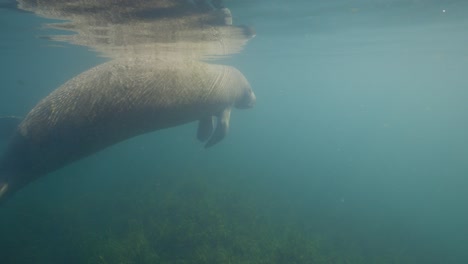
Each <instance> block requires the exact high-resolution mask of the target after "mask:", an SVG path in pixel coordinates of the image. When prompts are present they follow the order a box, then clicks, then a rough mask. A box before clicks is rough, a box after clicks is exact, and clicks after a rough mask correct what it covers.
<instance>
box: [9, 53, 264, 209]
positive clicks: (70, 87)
mask: <svg viewBox="0 0 468 264" xmlns="http://www.w3.org/2000/svg"><path fill="white" fill-rule="evenodd" d="M255 101H256V98H255V95H254V93H253V92H252V89H251V87H250V84H249V83H248V81H247V80H246V78H245V77H244V75H243V74H242V73H241V72H240V71H238V70H237V69H235V68H234V67H230V66H224V65H214V64H208V63H204V62H199V61H184V60H180V61H178V60H173V61H158V60H156V59H149V58H148V59H143V58H138V59H116V60H112V61H109V62H106V63H104V64H101V65H98V66H96V67H94V68H91V69H89V70H87V71H85V72H83V73H81V74H80V75H78V76H76V77H74V78H73V79H71V80H69V81H68V82H66V83H65V84H63V85H62V86H61V87H59V88H58V89H56V90H55V91H53V92H52V93H51V94H50V95H48V96H47V97H46V98H44V99H43V100H42V101H40V102H39V103H38V104H37V105H36V106H35V107H34V108H33V109H32V110H31V111H30V112H29V113H28V114H27V116H26V117H25V118H24V119H23V120H22V122H21V123H20V124H19V125H18V127H17V128H16V129H15V131H14V135H13V136H12V137H11V139H10V141H9V143H8V146H7V149H6V151H5V153H4V156H3V158H2V159H1V160H0V201H1V200H5V199H6V198H7V197H10V196H11V195H12V194H13V193H14V192H16V191H17V190H19V189H20V188H22V187H24V186H25V185H26V184H28V183H29V182H31V181H33V180H35V179H37V178H39V177H41V176H43V175H46V174H47V173H49V172H51V171H54V170H57V169H59V168H61V167H63V166H65V165H67V164H69V163H71V162H73V161H76V160H79V159H81V158H84V157H86V156H88V155H90V154H92V153H95V152H97V151H99V150H102V149H104V148H106V147H108V146H111V145H113V144H116V143H118V142H121V141H123V140H126V139H129V138H131V137H135V136H138V135H141V134H144V133H148V132H152V131H156V130H159V129H164V128H169V127H174V126H178V125H181V124H185V123H188V122H192V121H199V126H198V131H197V138H198V139H199V140H201V141H203V142H206V144H205V147H211V146H213V145H215V144H216V143H218V142H219V141H221V140H222V139H223V138H224V137H225V136H226V133H227V132H228V129H229V118H230V114H231V109H232V108H233V107H235V108H240V109H243V108H251V107H253V106H254V104H255ZM215 119H216V120H217V121H216V122H215Z"/></svg>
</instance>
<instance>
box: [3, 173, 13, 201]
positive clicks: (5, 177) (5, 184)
mask: <svg viewBox="0 0 468 264" xmlns="http://www.w3.org/2000/svg"><path fill="white" fill-rule="evenodd" d="M11 190H12V189H11V186H10V183H9V177H8V174H7V173H4V172H0V204H2V203H3V202H4V201H5V200H7V199H8V197H9V196H10V195H11V193H12V191H11Z"/></svg>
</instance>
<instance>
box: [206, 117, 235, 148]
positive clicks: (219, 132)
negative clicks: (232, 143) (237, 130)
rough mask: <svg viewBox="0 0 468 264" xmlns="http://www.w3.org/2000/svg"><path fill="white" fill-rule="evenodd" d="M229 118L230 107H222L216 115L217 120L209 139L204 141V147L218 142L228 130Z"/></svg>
mask: <svg viewBox="0 0 468 264" xmlns="http://www.w3.org/2000/svg"><path fill="white" fill-rule="evenodd" d="M230 118H231V108H226V109H224V110H223V111H222V112H221V113H220V114H219V115H218V122H217V124H216V129H215V131H214V133H213V135H212V136H211V138H210V140H208V142H206V144H205V148H209V147H211V146H213V145H215V144H216V143H218V142H220V141H221V140H222V139H223V138H224V137H225V136H226V134H227V132H228V130H229V119H230Z"/></svg>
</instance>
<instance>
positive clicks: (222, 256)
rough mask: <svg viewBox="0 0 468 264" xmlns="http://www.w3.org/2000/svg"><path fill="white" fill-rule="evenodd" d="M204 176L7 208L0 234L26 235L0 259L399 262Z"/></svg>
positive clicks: (238, 186) (101, 263) (239, 186)
mask: <svg viewBox="0 0 468 264" xmlns="http://www.w3.org/2000/svg"><path fill="white" fill-rule="evenodd" d="M213 177H214V176H213ZM213 177H209V176H206V175H188V174H187V175H177V177H175V176H174V175H166V177H159V178H157V179H156V178H149V179H145V180H143V179H142V180H141V182H139V183H135V184H134V185H133V186H130V187H129V185H128V184H122V186H120V187H119V186H117V187H116V186H114V190H113V191H106V192H102V193H100V194H99V193H93V194H89V195H81V196H79V197H78V198H76V199H71V200H68V201H62V202H63V203H58V202H56V203H55V204H49V205H46V204H44V203H40V204H39V203H37V204H34V206H35V208H36V210H34V211H30V212H29V215H23V216H21V215H19V213H16V214H17V215H16V216H17V221H16V223H15V224H16V225H15V224H13V223H9V224H10V227H11V224H13V227H12V228H10V231H11V232H7V233H6V236H2V237H1V238H0V241H1V242H2V243H3V244H5V243H6V244H8V243H12V241H25V240H27V242H25V243H23V244H22V246H21V247H14V246H12V247H11V248H10V249H11V250H8V251H6V256H5V257H4V259H6V260H7V262H4V263H32V262H31V261H33V262H34V263H64V261H66V262H67V263H97V264H111V263H112V264H114V263H121V264H130V263H138V264H145V263H180V264H183V263H265V264H266V263H281V264H282V263H396V262H394V260H395V259H397V258H400V262H401V263H403V262H404V263H408V261H406V262H405V261H402V260H401V259H404V258H403V257H404V256H396V255H390V256H389V255H386V256H376V255H372V256H365V255H364V253H362V252H363V251H362V250H361V249H360V248H359V246H358V245H357V244H355V243H353V242H351V241H350V242H345V243H344V245H340V246H336V243H335V244H334V243H333V241H332V239H331V238H329V237H326V236H325V235H324V234H320V233H318V232H314V231H310V230H312V229H310V226H309V227H308V226H304V221H303V220H300V219H299V218H298V217H299V216H295V215H293V214H290V213H288V215H283V213H284V212H286V211H283V212H281V210H282V209H285V208H281V205H277V206H276V207H275V206H272V204H271V203H273V204H278V203H274V201H272V200H271V199H272V197H268V198H267V196H264V195H262V194H261V193H258V192H250V191H249V188H247V183H246V182H245V183H242V181H241V182H239V181H238V182H237V183H235V182H234V181H229V180H220V179H218V180H217V179H215V178H213ZM224 179H229V178H224ZM243 184H245V186H244V185H243ZM123 185H125V186H123ZM120 188H121V189H120ZM123 189H125V190H126V191H123ZM23 203H24V204H23V206H27V203H30V204H29V205H31V204H32V203H33V202H32V201H24V199H23ZM18 204H19V205H20V206H21V204H20V202H17V203H15V204H14V206H18ZM60 205H61V206H60ZM7 210H14V208H13V206H11V207H9V208H7ZM305 222H307V221H305ZM310 225H313V222H312V221H310ZM3 226H4V225H3ZM25 227H26V229H25ZM20 229H22V230H23V231H22V232H23V233H16V235H13V232H14V230H20ZM12 230H13V231H12ZM24 230H29V232H26V231H24ZM307 230H309V231H307ZM1 231H3V228H2V230H1ZM2 234H4V233H2ZM342 244H343V243H342ZM334 245H335V246H334ZM70 258H72V259H70ZM405 260H407V259H405ZM8 261H9V262H8ZM371 261H372V262H371ZM2 263H3V262H2Z"/></svg>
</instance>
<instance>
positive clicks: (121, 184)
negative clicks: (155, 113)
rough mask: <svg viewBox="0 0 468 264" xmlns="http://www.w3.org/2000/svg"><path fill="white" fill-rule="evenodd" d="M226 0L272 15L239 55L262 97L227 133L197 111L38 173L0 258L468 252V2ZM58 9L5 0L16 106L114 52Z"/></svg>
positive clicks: (338, 257)
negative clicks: (72, 27) (84, 37)
mask: <svg viewBox="0 0 468 264" xmlns="http://www.w3.org/2000/svg"><path fill="white" fill-rule="evenodd" d="M226 5H227V6H228V7H229V8H230V9H231V11H232V14H233V19H234V23H235V24H247V25H251V26H253V27H254V28H255V29H256V32H257V35H256V37H255V38H254V39H252V40H251V41H249V42H248V44H247V45H246V46H245V48H244V50H243V51H242V52H241V53H240V54H236V55H234V56H232V57H231V58H229V59H225V60H223V63H227V64H230V65H234V66H236V67H237V68H238V69H239V70H241V71H242V72H243V73H244V75H245V76H246V77H247V78H248V80H249V81H250V83H251V85H252V87H253V89H254V91H255V93H256V96H257V105H256V106H255V108H253V109H249V110H242V111H240V110H237V111H234V112H233V113H232V118H231V130H230V133H229V135H228V137H227V138H226V139H225V140H224V141H223V142H221V143H220V144H219V145H217V146H215V147H213V148H212V149H208V150H205V149H203V148H202V145H200V144H199V143H198V142H197V141H196V139H195V132H196V124H188V125H184V126H181V127H176V128H172V129H168V130H163V131H158V132H155V133H151V134H147V135H143V136H139V137H137V138H134V139H131V140H128V141H125V142H123V143H121V144H118V145H115V146H112V147H111V148H108V149H106V150H104V151H101V152H99V153H97V154H95V155H92V156H90V157H88V158H86V159H84V160H81V161H79V162H76V163H74V164H72V165H70V166H67V167H66V168H64V169H61V170H59V171H56V172H54V173H51V174H49V175H48V176H46V177H44V178H41V179H40V180H38V181H36V182H34V183H32V184H30V185H29V186H27V187H26V188H24V189H23V190H21V191H20V192H18V194H17V195H15V196H14V197H13V198H12V199H11V200H10V201H8V202H7V203H5V204H4V205H2V207H0V258H1V259H0V262H1V263H465V262H467V261H468V251H467V250H466V249H467V248H468V225H467V224H466V223H467V222H468V208H467V206H466V201H467V200H468V192H467V190H468V150H467V149H468V140H467V135H468V124H467V117H468V104H467V102H468V77H467V74H466V72H467V69H468V48H467V47H468V34H467V33H468V32H467V31H468V30H467V29H468V17H467V16H466V13H467V12H468V2H466V1H432V0H428V1H409V0H408V1H261V0H258V1H227V2H226ZM45 21H46V20H44V19H43V18H39V17H37V16H35V15H34V14H31V13H24V12H18V11H15V10H12V9H0V32H1V33H2V34H1V37H0V39H1V42H0V47H1V49H0V58H1V59H0V82H1V84H2V85H1V90H0V115H10V114H13V115H19V116H24V115H25V114H26V113H27V112H28V111H29V110H30V109H31V108H32V107H33V106H34V105H35V104H36V103H37V102H38V101H39V100H40V99H41V98H43V97H44V96H46V95H47V94H49V93H50V92H51V91H53V90H54V89H55V88H57V87H58V86H59V85H61V84H62V83H64V82H65V81H67V80H69V79H70V78H72V77H74V76H75V75H77V74H79V73H81V72H83V71H84V70H86V69H88V68H90V67H92V66H94V65H97V64H99V63H101V62H103V61H105V59H104V58H100V57H98V56H97V54H95V53H93V52H91V51H89V50H87V48H86V47H78V46H73V45H70V44H67V43H57V42H50V41H48V40H46V39H42V38H38V36H41V35H47V34H50V33H51V31H50V30H47V29H43V26H42V24H43V23H44V22H45ZM46 22H47V21H46ZM58 46H60V47H58Z"/></svg>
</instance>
